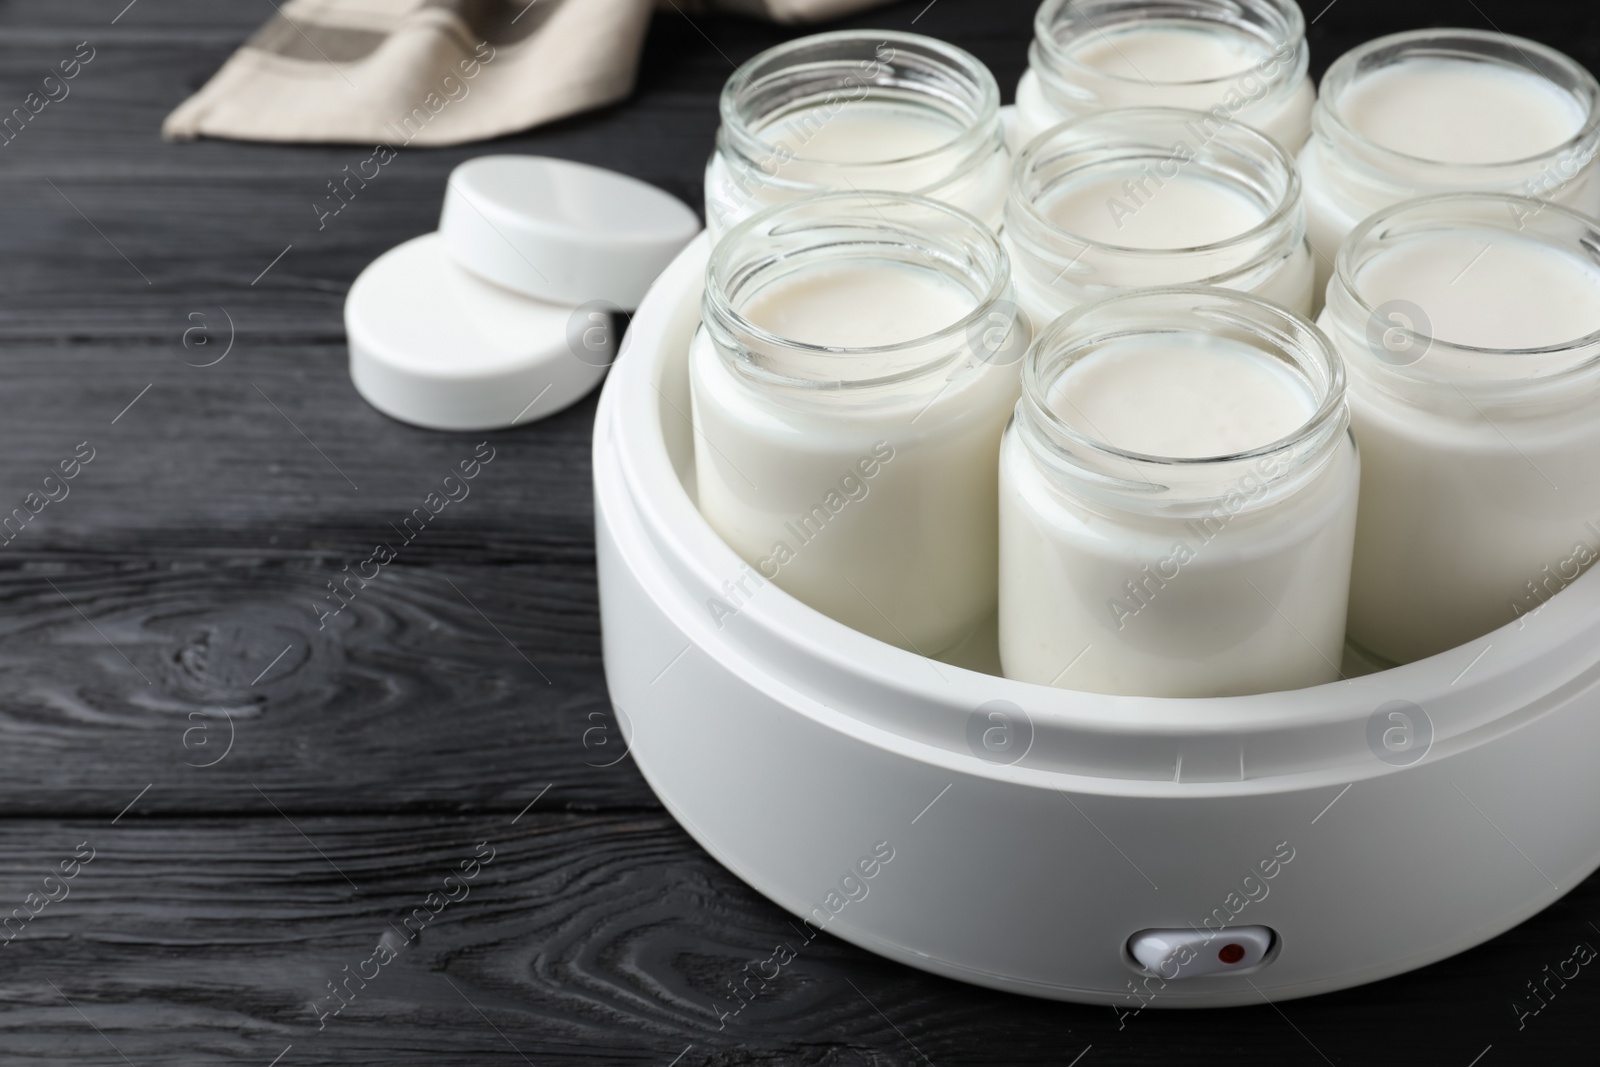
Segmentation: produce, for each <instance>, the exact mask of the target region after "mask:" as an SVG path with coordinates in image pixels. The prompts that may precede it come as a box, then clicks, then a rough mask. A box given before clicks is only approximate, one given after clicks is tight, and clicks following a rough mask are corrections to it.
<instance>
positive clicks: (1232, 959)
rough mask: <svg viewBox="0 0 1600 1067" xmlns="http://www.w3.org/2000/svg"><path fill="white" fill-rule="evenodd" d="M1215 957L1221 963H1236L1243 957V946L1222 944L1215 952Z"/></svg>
mask: <svg viewBox="0 0 1600 1067" xmlns="http://www.w3.org/2000/svg"><path fill="white" fill-rule="evenodd" d="M1217 959H1219V960H1221V961H1222V962H1223V963H1238V962H1239V961H1240V960H1242V959H1244V946H1243V945H1231V944H1230V945H1223V946H1222V948H1221V950H1220V951H1218V952H1217Z"/></svg>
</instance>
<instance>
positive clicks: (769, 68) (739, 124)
mask: <svg viewBox="0 0 1600 1067" xmlns="http://www.w3.org/2000/svg"><path fill="white" fill-rule="evenodd" d="M850 44H889V45H891V46H894V45H898V46H899V47H901V48H905V49H908V50H914V51H915V52H917V53H918V54H920V55H921V56H923V57H924V58H926V59H931V60H935V61H937V62H938V63H939V64H940V65H941V66H942V67H943V68H944V69H945V70H946V72H947V73H949V74H951V75H953V76H955V78H956V79H958V80H964V81H965V82H966V84H967V85H968V86H969V87H970V88H971V90H972V93H973V99H972V101H971V103H972V104H973V113H972V115H971V121H970V122H969V123H968V124H967V125H966V127H965V128H964V129H962V130H961V131H960V132H959V133H957V134H956V136H954V137H952V138H951V139H950V140H948V141H946V142H944V143H942V144H939V145H935V146H933V147H932V148H928V149H925V150H923V151H921V152H915V153H912V154H911V155H909V156H897V157H895V158H892V159H877V160H865V161H840V160H829V159H817V158H815V157H812V156H801V155H790V156H789V157H788V158H789V159H790V160H793V161H799V162H803V163H805V164H806V165H807V166H811V167H830V166H831V167H840V168H848V169H850V170H852V171H856V170H860V171H866V172H870V171H871V169H872V168H874V167H898V166H904V165H906V164H912V163H916V162H918V161H921V160H926V159H932V158H934V157H937V156H940V155H945V154H950V153H953V152H954V151H956V150H958V149H959V150H961V151H962V154H963V155H965V154H968V153H970V151H971V150H972V149H975V148H976V147H978V146H979V145H981V144H983V143H984V142H986V141H988V140H989V139H990V138H991V136H992V134H993V133H994V132H995V131H996V130H998V128H999V123H1000V86H999V84H998V83H997V82H996V81H995V77H994V74H993V72H991V71H990V70H989V68H988V67H987V66H985V65H984V64H983V62H982V61H981V60H979V59H978V57H976V56H974V55H973V54H972V53H970V52H968V51H967V50H966V49H963V48H958V47H956V46H955V45H953V44H949V43H947V42H944V41H940V40H938V39H936V38H933V37H927V36H924V35H922V34H917V33H904V32H900V31H896V30H832V31H829V32H826V33H815V34H810V35H808V36H805V37H797V38H795V39H794V40H790V41H785V42H784V43H782V44H779V45H774V46H773V47H771V48H768V49H766V50H765V51H763V52H759V53H757V54H756V55H755V56H752V57H751V58H750V59H747V60H746V61H745V62H743V63H741V64H740V65H739V67H738V69H737V70H735V71H734V72H733V73H732V74H731V75H729V76H728V80H727V81H726V82H725V83H724V84H723V87H722V92H721V94H720V96H719V97H718V100H717V110H718V114H719V116H720V118H721V127H720V129H719V130H718V139H719V140H720V141H722V142H723V143H725V144H727V145H728V146H729V147H730V148H731V149H733V150H734V151H736V152H738V153H739V154H740V155H742V156H744V157H745V158H747V159H756V158H758V157H763V156H765V157H768V158H770V157H771V156H773V155H774V154H776V153H777V152H778V151H779V146H778V145H777V144H774V143H773V142H771V141H769V140H766V139H765V138H764V137H763V136H762V135H761V131H760V130H757V129H753V128H751V125H750V123H749V122H748V121H747V119H746V117H745V116H744V115H743V114H742V113H741V111H740V108H739V105H740V102H741V100H742V99H743V98H744V96H745V95H746V94H748V93H749V92H750V91H751V90H752V89H753V88H754V87H757V86H759V85H760V84H761V83H762V81H763V80H764V79H765V78H768V77H771V76H774V75H776V74H778V73H779V72H781V71H784V70H793V69H795V68H796V67H797V66H808V67H819V66H821V65H822V64H821V63H818V62H813V63H810V64H793V65H786V64H785V62H784V61H785V60H787V59H790V58H791V57H793V56H794V55H796V54H797V53H801V52H805V51H808V50H812V49H816V48H818V47H819V46H821V47H826V46H830V45H850ZM872 54H873V56H874V57H876V55H877V53H876V51H875V50H874V51H873V53H872ZM758 72H759V73H758ZM773 180H777V179H773ZM792 184H794V185H796V186H797V187H806V188H813V187H816V188H821V187H822V186H819V185H817V183H813V182H795V183H792Z"/></svg>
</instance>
